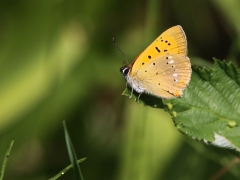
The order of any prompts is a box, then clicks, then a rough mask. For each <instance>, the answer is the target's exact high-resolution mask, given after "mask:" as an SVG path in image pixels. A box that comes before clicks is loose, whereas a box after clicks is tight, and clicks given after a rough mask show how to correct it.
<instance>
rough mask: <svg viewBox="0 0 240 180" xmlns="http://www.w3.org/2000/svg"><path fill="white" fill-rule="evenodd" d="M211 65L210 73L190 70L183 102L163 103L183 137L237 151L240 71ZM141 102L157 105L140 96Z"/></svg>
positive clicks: (220, 64) (230, 66) (225, 65)
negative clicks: (190, 75)
mask: <svg viewBox="0 0 240 180" xmlns="http://www.w3.org/2000/svg"><path fill="white" fill-rule="evenodd" d="M214 61H215V64H214V68H213V69H206V68H200V67H195V66H193V67H192V70H193V72H192V77H191V81H190V83H189V86H188V88H187V89H185V90H184V94H183V97H182V98H173V99H169V100H166V99H163V100H162V102H163V104H164V107H165V110H166V111H167V112H169V113H170V114H171V116H172V119H173V122H174V124H175V126H176V127H177V128H178V130H179V131H180V132H182V133H183V134H185V135H187V136H190V137H191V138H193V139H195V140H199V141H204V142H205V143H207V144H212V145H216V146H219V147H226V148H230V149H235V150H237V151H240V70H239V69H237V67H235V66H234V65H233V64H231V63H226V62H221V61H219V60H216V59H215V60H214ZM124 94H127V91H126V90H125V91H124ZM128 94H130V93H128ZM136 96H137V95H136V94H134V97H135V98H136ZM145 96H149V95H145ZM148 98H150V97H148ZM151 98H152V96H151ZM140 99H141V102H143V104H145V105H149V106H152V107H155V106H153V104H154V103H153V102H157V100H158V101H159V98H156V97H155V100H153V99H152V100H151V101H146V99H147V98H146V97H142V96H141V98H140ZM149 102H151V103H149ZM159 107H160V108H162V107H161V106H159Z"/></svg>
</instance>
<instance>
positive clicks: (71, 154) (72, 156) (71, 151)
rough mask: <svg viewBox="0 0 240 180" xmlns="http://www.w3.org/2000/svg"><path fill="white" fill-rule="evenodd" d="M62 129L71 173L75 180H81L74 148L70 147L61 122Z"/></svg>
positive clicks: (67, 135)
mask: <svg viewBox="0 0 240 180" xmlns="http://www.w3.org/2000/svg"><path fill="white" fill-rule="evenodd" d="M63 127H64V134H65V140H66V145H67V150H68V155H69V158H70V161H71V163H72V166H73V171H74V174H75V178H76V180H83V176H82V173H81V170H80V167H79V165H78V162H77V156H76V153H75V150H74V147H73V145H72V142H71V139H70V136H69V134H68V131H67V127H66V124H65V121H63Z"/></svg>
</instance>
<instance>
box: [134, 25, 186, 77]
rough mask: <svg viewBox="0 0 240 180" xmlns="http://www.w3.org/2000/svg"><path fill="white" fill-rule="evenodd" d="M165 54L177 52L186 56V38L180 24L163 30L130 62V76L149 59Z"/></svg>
mask: <svg viewBox="0 0 240 180" xmlns="http://www.w3.org/2000/svg"><path fill="white" fill-rule="evenodd" d="M166 54H179V55H183V56H187V40H186V36H185V33H184V31H183V29H182V27H181V26H179V25H178V26H173V27H171V28H169V29H168V30H166V31H165V32H163V33H162V34H161V35H160V36H159V37H158V38H157V39H156V40H155V41H153V42H152V44H150V45H149V46H148V47H147V48H146V49H145V50H144V51H143V52H142V53H141V54H140V55H139V56H138V57H137V58H136V59H135V60H134V61H133V63H132V69H131V72H130V76H131V75H133V76H134V74H135V73H136V72H137V71H139V69H140V68H141V67H142V66H143V65H144V64H146V63H147V62H148V61H151V59H155V58H158V57H161V56H164V55H166Z"/></svg>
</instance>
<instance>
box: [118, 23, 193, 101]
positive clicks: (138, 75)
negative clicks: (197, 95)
mask: <svg viewBox="0 0 240 180" xmlns="http://www.w3.org/2000/svg"><path fill="white" fill-rule="evenodd" d="M187 53H188V52H187V39H186V35H185V33H184V31H183V29H182V27H181V26H180V25H177V26H173V27H171V28H169V29H167V30H166V31H165V32H163V33H162V34H161V35H160V36H159V37H158V38H157V39H155V40H154V41H153V42H152V44H150V45H149V46H148V47H147V48H146V49H145V50H144V51H143V52H142V53H141V54H140V55H138V56H137V57H136V58H135V60H134V61H133V62H132V63H131V64H128V65H124V66H123V67H121V68H120V72H121V73H122V75H123V76H124V78H125V80H126V82H127V85H129V86H130V87H131V88H132V91H131V95H130V97H129V98H131V97H132V94H133V90H135V91H136V92H137V93H139V95H138V98H137V99H136V101H137V102H138V101H139V98H140V96H141V94H143V93H147V94H151V95H153V96H156V97H159V98H164V99H171V98H177V97H182V95H183V90H184V89H185V88H186V87H187V86H188V84H189V81H190V79H191V74H192V69H191V63H190V60H189V58H188V57H187Z"/></svg>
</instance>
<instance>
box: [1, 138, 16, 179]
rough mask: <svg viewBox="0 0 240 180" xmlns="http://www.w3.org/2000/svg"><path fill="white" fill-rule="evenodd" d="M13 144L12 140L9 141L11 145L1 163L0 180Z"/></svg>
mask: <svg viewBox="0 0 240 180" xmlns="http://www.w3.org/2000/svg"><path fill="white" fill-rule="evenodd" d="M13 143H14V140H12V141H11V144H10V146H9V148H8V150H7V152H6V155H5V158H4V161H3V165H2V168H1V174H0V180H2V179H3V176H4V172H5V168H6V166H7V162H8V158H9V156H10V152H11V149H12V146H13Z"/></svg>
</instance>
